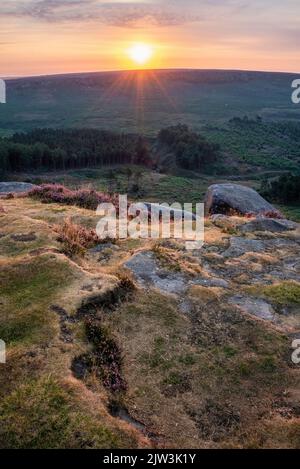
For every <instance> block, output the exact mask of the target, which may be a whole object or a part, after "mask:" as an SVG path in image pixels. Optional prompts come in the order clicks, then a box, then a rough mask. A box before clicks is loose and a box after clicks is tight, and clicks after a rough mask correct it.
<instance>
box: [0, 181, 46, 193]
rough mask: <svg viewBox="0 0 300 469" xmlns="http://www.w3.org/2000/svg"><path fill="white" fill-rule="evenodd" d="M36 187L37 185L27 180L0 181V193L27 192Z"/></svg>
mask: <svg viewBox="0 0 300 469" xmlns="http://www.w3.org/2000/svg"><path fill="white" fill-rule="evenodd" d="M36 187H38V186H37V185H35V184H31V183H29V182H0V193H1V194H9V193H13V192H29V191H31V190H32V189H35V188H36Z"/></svg>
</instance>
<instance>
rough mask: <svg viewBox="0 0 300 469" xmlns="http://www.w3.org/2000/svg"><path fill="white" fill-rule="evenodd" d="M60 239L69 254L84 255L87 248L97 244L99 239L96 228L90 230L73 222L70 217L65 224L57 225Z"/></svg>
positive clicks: (64, 249)
mask: <svg viewBox="0 0 300 469" xmlns="http://www.w3.org/2000/svg"><path fill="white" fill-rule="evenodd" d="M55 231H56V232H57V233H58V241H60V242H61V243H63V252H64V254H66V255H67V256H70V257H72V256H74V255H83V254H84V252H85V250H86V249H90V248H92V247H93V246H95V245H96V244H97V243H98V242H99V240H98V236H97V233H96V231H95V230H88V229H86V228H84V227H83V226H81V225H77V224H75V223H73V222H72V220H71V218H70V217H68V218H67V219H66V220H65V221H64V224H63V225H56V226H55Z"/></svg>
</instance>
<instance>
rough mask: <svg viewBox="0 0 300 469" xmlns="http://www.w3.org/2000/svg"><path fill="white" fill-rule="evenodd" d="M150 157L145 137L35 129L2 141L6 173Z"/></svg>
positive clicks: (0, 163) (1, 164) (0, 154)
mask: <svg viewBox="0 0 300 469" xmlns="http://www.w3.org/2000/svg"><path fill="white" fill-rule="evenodd" d="M149 158H150V157H149V149H148V145H147V143H146V141H145V139H144V138H143V137H140V136H137V135H129V134H118V133H115V132H109V131H103V130H96V129H76V130H75V129H74V130H73V129H72V130H65V129H57V130H56V129H35V130H33V131H31V132H28V133H16V134H14V135H13V136H12V137H11V138H3V139H0V168H1V169H2V171H12V172H15V171H26V170H49V171H55V170H67V169H75V168H89V167H96V166H98V167H99V166H105V165H114V164H128V163H131V164H147V163H148V161H149Z"/></svg>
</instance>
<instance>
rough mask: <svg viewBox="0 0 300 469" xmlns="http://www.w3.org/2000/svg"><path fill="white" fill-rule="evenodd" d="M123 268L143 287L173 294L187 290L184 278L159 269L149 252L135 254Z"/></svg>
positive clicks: (153, 256) (178, 274)
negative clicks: (129, 271)
mask: <svg viewBox="0 0 300 469" xmlns="http://www.w3.org/2000/svg"><path fill="white" fill-rule="evenodd" d="M125 267H127V268H128V269H129V270H131V271H132V272H133V274H134V275H135V277H136V279H137V281H138V282H139V283H140V284H141V285H143V286H144V287H146V286H149V285H152V286H154V287H155V288H157V289H159V290H161V291H164V292H167V293H175V294H180V293H183V292H184V291H186V289H187V278H186V276H184V275H182V274H180V273H175V272H174V273H173V272H169V271H168V270H166V269H162V268H159V266H158V263H157V261H156V259H155V255H154V254H153V253H152V252H150V251H146V252H139V253H138V254H135V255H134V256H133V257H132V258H131V259H130V260H129V261H127V262H126V263H125Z"/></svg>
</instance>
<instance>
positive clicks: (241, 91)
mask: <svg viewBox="0 0 300 469" xmlns="http://www.w3.org/2000/svg"><path fill="white" fill-rule="evenodd" d="M294 78H296V77H295V76H294V75H289V74H276V73H274V74H268V73H266V74H265V73H256V72H253V73H248V72H230V71H229V72H226V71H224V72H222V71H219V72H218V71H208V72H205V71H180V72H176V71H169V72H163V71H156V72H155V76H154V75H153V73H152V72H144V74H143V75H142V76H141V74H138V75H137V74H136V73H134V72H131V73H130V72H128V73H126V72H125V73H113V74H109V73H106V74H105V73H102V74H101V73H100V74H90V75H89V74H86V75H65V76H58V77H41V78H31V79H30V78H28V79H20V80H12V81H8V82H7V89H8V91H7V95H8V96H7V104H6V105H5V106H1V107H0V129H1V132H2V134H7V133H9V132H13V131H16V130H26V129H31V128H34V127H94V128H105V129H114V130H118V131H119V130H121V131H126V132H128V131H129V132H132V131H139V132H140V131H142V132H145V133H146V134H147V135H148V134H149V135H150V134H151V135H153V134H154V133H156V132H157V131H158V130H160V128H161V127H162V123H163V125H164V126H167V125H172V124H176V123H178V122H184V123H185V124H188V125H190V126H192V127H194V128H196V129H200V128H201V127H202V125H203V124H207V123H213V124H214V125H215V124H216V123H223V122H224V121H228V120H229V119H230V118H231V117H234V116H243V115H245V114H249V115H250V116H256V115H257V114H260V115H261V116H262V117H263V118H265V119H267V120H268V119H272V120H278V119H281V120H285V119H287V120H288V119H295V120H296V119H299V115H300V108H299V106H298V107H297V106H295V105H293V104H292V103H291V98H290V96H291V82H292V79H294ZM141 87H142V89H143V99H142V100H140V101H138V100H137V89H139V90H141Z"/></svg>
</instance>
